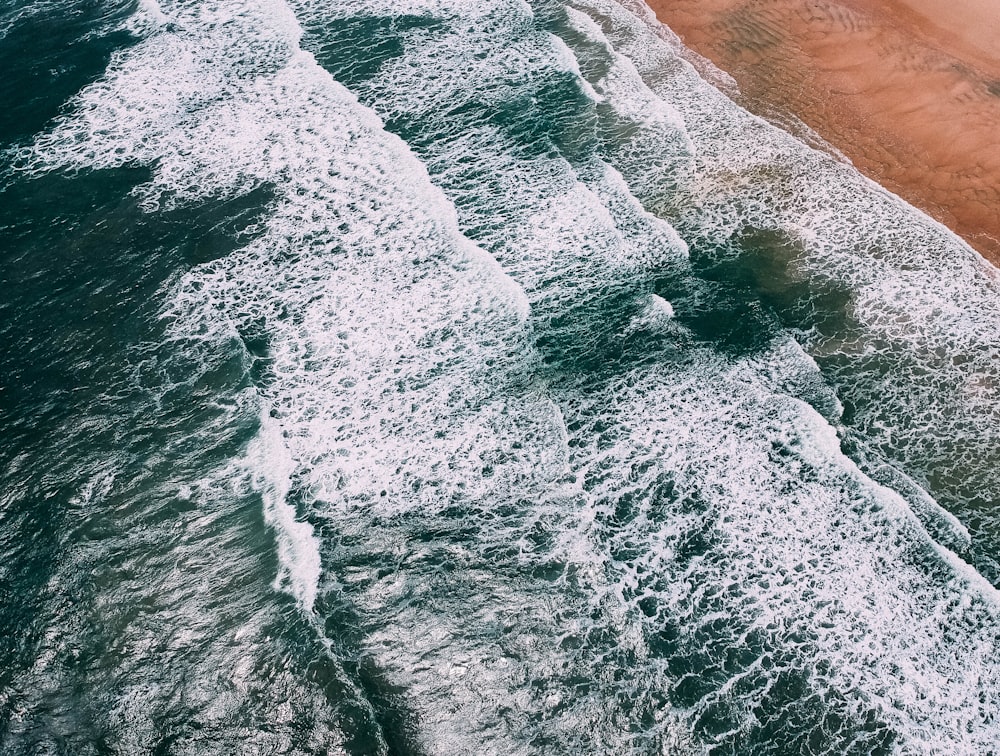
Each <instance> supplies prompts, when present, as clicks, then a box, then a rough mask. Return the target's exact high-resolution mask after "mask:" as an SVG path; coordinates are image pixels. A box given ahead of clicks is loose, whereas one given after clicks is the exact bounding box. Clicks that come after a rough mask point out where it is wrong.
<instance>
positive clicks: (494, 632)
mask: <svg viewBox="0 0 1000 756" xmlns="http://www.w3.org/2000/svg"><path fill="white" fill-rule="evenodd" d="M136 14H137V15H136V17H135V18H134V19H133V21H132V22H131V23H132V28H133V30H134V33H136V34H140V35H143V38H142V39H141V41H140V42H138V43H137V44H136V45H135V46H133V47H131V48H129V49H127V50H124V51H122V52H120V53H118V54H117V56H116V57H115V58H114V60H113V61H112V64H111V65H110V67H109V69H108V72H107V73H106V75H105V77H104V78H103V79H102V80H101V81H99V82H98V83H96V84H94V85H92V86H90V87H87V88H86V89H85V90H84V91H83V92H82V93H81V94H80V95H79V96H78V97H77V98H76V100H75V101H74V102H73V103H72V107H71V109H70V110H69V112H68V114H67V115H66V116H65V117H63V118H62V119H61V120H60V121H58V122H57V123H56V124H55V125H54V127H53V128H52V129H50V130H49V131H47V132H46V133H44V134H42V135H40V136H39V137H38V138H37V139H36V140H35V143H34V145H33V146H32V148H31V149H30V150H25V151H22V153H21V154H20V155H19V158H18V160H19V162H18V165H19V170H21V171H22V172H25V173H27V174H29V175H39V174H42V173H46V172H49V171H53V170H57V169H72V170H94V169H107V168H114V167H120V166H130V165H143V166H147V167H148V168H149V169H150V170H151V178H150V179H149V181H148V182H146V183H144V184H142V185H141V186H140V187H139V188H138V189H137V190H136V195H137V197H138V198H139V200H140V201H141V203H142V206H143V208H144V209H145V212H147V213H150V214H155V213H160V212H167V211H170V210H172V209H174V208H177V207H188V206H195V205H197V204H198V203H204V202H207V201H210V200H216V199H219V198H232V197H243V196H247V195H250V194H252V193H254V192H260V191H262V190H266V191H267V192H268V193H269V196H270V197H271V198H272V199H271V200H270V201H269V204H268V206H267V212H266V214H265V215H264V217H262V219H261V220H260V221H259V223H258V224H257V225H256V226H255V228H254V229H253V230H252V231H253V233H252V234H251V235H250V236H252V238H251V239H249V240H248V241H247V242H246V243H245V244H244V245H243V246H241V247H240V248H239V249H236V250H235V251H226V252H225V253H223V254H220V255H219V256H218V257H217V258H216V259H213V260H211V261H209V262H206V263H203V264H201V265H197V266H194V267H193V268H191V269H190V270H188V271H187V272H185V273H184V274H183V275H182V276H180V277H179V278H178V279H177V280H175V281H174V282H172V284H171V286H170V287H169V293H168V294H166V295H165V303H164V308H163V315H164V318H165V320H166V322H168V323H169V329H168V338H170V339H172V340H174V342H175V343H178V344H186V345H187V347H186V348H188V349H189V350H191V353H192V354H193V355H195V356H197V355H204V359H205V360H206V364H207V363H208V362H211V361H212V360H215V359H217V358H218V356H219V355H220V354H223V353H231V352H232V351H233V350H234V349H235V350H237V352H238V354H239V360H238V363H239V368H238V370H240V371H242V372H241V375H242V376H243V378H242V380H244V381H245V382H246V384H247V386H246V392H245V393H246V394H247V398H245V400H244V401H246V402H249V403H250V404H252V405H253V406H254V407H255V408H256V410H257V411H258V412H260V413H262V419H261V421H260V423H259V428H258V430H257V433H256V437H255V438H254V440H252V441H250V442H249V445H248V447H247V448H246V449H245V450H244V452H245V454H244V459H245V460H246V462H247V463H248V464H249V466H250V467H251V470H252V475H251V477H252V478H253V479H254V480H255V481H256V485H257V488H258V489H259V491H260V494H261V498H262V500H263V501H262V507H263V510H262V511H263V517H264V519H265V521H266V522H267V524H268V525H269V526H270V527H271V528H273V530H274V532H275V544H276V553H277V559H278V561H277V567H276V569H277V576H276V582H275V586H277V587H278V588H279V589H282V590H284V591H287V592H288V593H290V594H291V596H292V597H293V598H294V600H295V601H296V602H297V606H298V607H299V609H300V610H301V611H303V612H304V613H307V614H308V615H309V616H310V618H311V620H312V624H311V625H310V626H311V627H312V628H313V630H314V632H316V633H318V634H320V635H321V636H322V640H323V641H324V643H325V646H324V647H325V648H327V649H332V648H335V647H342V648H343V649H345V651H344V652H343V653H344V654H347V653H349V654H350V655H351V657H352V659H351V661H350V663H348V664H347V666H352V665H353V666H357V667H359V668H362V669H363V673H362V672H358V673H357V677H358V680H359V682H357V684H356V685H355V686H354V687H353V688H352V690H357V691H360V692H359V693H358V695H359V696H366V697H367V699H368V701H367V704H366V705H367V706H368V707H369V708H370V709H371V710H372V711H376V710H380V709H385V710H392V711H394V712H397V714H398V718H399V719H400V720H402V721H403V722H404V724H401V725H399V726H398V728H397V730H398V732H397V733H396V735H393V734H392V732H391V731H392V729H393V728H392V727H389V726H388V725H384V724H383V725H382V726H381V727H382V729H381V731H380V732H379V733H378V734H376V735H373V736H372V738H373V742H374V745H373V746H372V747H373V748H375V749H376V750H381V751H387V750H388V749H389V748H390V744H391V743H392V738H393V737H398V738H399V739H400V740H401V741H402V745H401V746H400V747H402V748H404V749H408V750H414V751H427V752H435V753H436V752H456V751H465V750H469V751H471V750H473V749H478V750H484V751H487V752H496V753H501V752H502V753H535V752H546V751H558V752H562V751H571V750H572V751H575V750H584V749H586V750H595V751H601V752H615V753H629V752H635V753H641V752H649V751H650V750H654V749H659V750H661V751H672V750H681V751H690V752H697V751H700V750H704V749H708V750H711V751H712V752H718V753H723V752H744V753H749V752H752V753H761V754H763V753H784V752H789V751H795V750H804V749H806V748H810V749H812V750H813V751H814V752H826V753H842V752H848V751H851V750H852V749H853V750H864V751H867V752H882V751H888V750H891V749H892V748H896V749H899V750H903V751H914V752H933V751H934V750H935V749H941V750H948V751H949V752H969V753H973V752H978V751H981V750H983V749H984V748H988V747H989V746H990V744H992V743H994V742H996V739H997V736H998V733H997V731H996V724H995V722H994V717H993V712H992V711H991V709H990V706H989V705H988V704H986V703H984V702H986V701H989V700H991V697H994V694H995V692H996V691H997V689H998V683H1000V670H998V668H997V665H996V661H995V660H996V652H997V646H998V643H1000V638H998V634H997V628H998V623H997V603H996V592H995V590H994V588H993V587H992V585H990V583H989V582H988V581H987V580H985V579H984V578H983V577H982V576H981V575H980V574H979V572H977V571H976V570H975V569H973V568H972V567H970V566H969V565H968V564H967V563H966V562H965V561H963V559H962V558H960V557H965V558H967V559H968V560H969V561H971V562H972V563H973V564H974V565H975V566H976V567H977V568H979V569H980V570H983V571H987V572H988V570H989V569H990V568H991V565H992V564H993V562H994V560H995V554H994V552H993V551H992V550H991V549H992V548H993V547H992V546H991V543H990V535H991V534H992V533H993V532H994V531H993V527H994V525H993V520H992V519H991V518H992V514H991V512H990V507H989V504H990V503H991V502H992V501H993V500H992V499H990V498H989V497H991V496H995V493H992V492H995V491H997V490H1000V488H998V485H997V484H998V481H997V479H996V475H997V474H998V473H997V470H998V469H1000V466H998V465H995V464H993V461H994V460H995V454H996V451H995V450H996V449H997V448H1000V445H998V444H996V443H995V442H996V438H995V434H996V428H997V427H1000V426H998V425H997V424H996V423H995V422H994V421H995V413H996V412H997V410H996V409H995V407H996V404H997V403H996V401H995V399H996V391H995V388H996V385H997V384H996V379H997V375H996V371H997V369H998V368H997V364H1000V363H998V361H997V360H996V357H997V355H996V347H995V345H993V341H992V340H991V339H993V338H994V337H995V334H996V332H997V329H996V326H997V325H998V322H997V321H998V318H1000V308H998V307H997V304H998V301H1000V299H998V291H997V284H996V281H995V279H994V278H993V277H992V274H991V273H990V270H989V269H988V267H987V266H985V264H984V263H982V261H981V260H979V258H977V257H976V255H975V254H974V253H973V252H972V251H971V250H970V249H968V248H967V247H966V246H964V245H963V244H962V243H961V242H960V241H959V240H957V239H956V238H955V237H954V236H953V235H951V234H950V233H948V232H947V230H946V229H944V228H942V227H940V226H938V225H937V224H935V223H933V222H932V221H930V220H928V219H927V218H925V217H924V216H922V215H921V214H919V213H918V212H916V211H915V210H913V209H912V208H909V207H908V206H906V205H905V204H903V203H902V202H901V201H899V200H898V199H897V198H895V197H893V196H891V195H889V194H888V193H886V192H884V191H882V190H880V189H879V188H878V187H875V186H874V185H872V184H871V183H870V182H867V181H866V180H864V179H863V178H862V177H860V176H859V175H858V174H857V173H856V172H854V171H853V169H851V168H850V166H846V165H844V164H842V163H838V162H837V161H835V160H834V159H832V158H830V157H829V156H827V155H824V154H822V153H818V152H815V151H812V150H811V149H809V148H807V147H806V146H805V145H804V144H802V143H801V142H799V141H797V140H795V139H794V138H792V137H791V136H789V135H787V134H785V133H784V132H781V131H779V130H777V129H775V128H774V127H772V126H771V125H769V124H767V123H765V122H764V121H761V120H760V119H757V118H754V117H752V116H750V115H749V114H747V113H745V112H744V111H741V110H739V109H738V108H737V107H736V106H735V105H734V104H733V103H732V102H731V101H729V100H728V99H727V98H725V97H724V95H722V94H721V93H720V92H719V91H718V90H716V89H714V88H713V87H711V86H710V85H709V84H708V83H706V82H705V80H704V79H702V78H700V77H699V76H698V74H697V73H696V72H695V70H694V69H693V68H692V67H691V65H690V64H689V63H688V62H687V60H686V59H685V56H684V54H683V51H682V50H681V49H680V48H679V43H678V42H677V40H676V39H675V38H673V37H672V36H671V35H670V34H669V33H668V32H666V31H664V30H663V29H662V28H660V27H658V26H656V25H655V23H654V21H653V19H652V18H651V17H650V15H649V14H648V12H646V11H645V10H644V8H643V7H642V6H634V7H633V6H629V7H623V6H622V5H619V4H616V3H614V2H611V1H610V0H587V2H574V3H572V4H571V7H568V6H564V5H563V4H561V3H555V2H537V3H534V4H531V5H529V4H527V3H521V2H491V3H488V4H483V3H477V2H467V1H464V0H463V2H453V3H449V2H433V1H432V0H414V1H413V2H408V3H402V4H401V3H398V2H393V3H382V2H379V1H378V0H358V1H354V0H349V1H347V2H340V3H337V4H335V5H330V6H328V5H325V4H322V3H319V2H308V1H306V0H302V1H301V2H299V1H296V2H293V3H292V4H291V5H290V6H286V5H285V4H283V3H280V2H267V1H264V0H262V1H261V2H255V1H251V0H246V1H245V2H232V1H229V0H227V1H226V2H197V3H196V2H185V1H181V2H174V3H167V2H164V3H161V4H160V5H159V6H155V5H153V4H151V3H149V4H144V5H143V6H141V7H140V8H139V9H138V10H137V12H136ZM970 427H971V428H975V429H976V434H971V433H970V432H969V431H968V428H970ZM970 450H972V451H971V452H970ZM234 470H236V468H234ZM240 474H241V473H240V472H238V471H237V472H234V473H233V475H235V476H237V477H238V476H239V475H240ZM928 492H929V493H928ZM939 501H940V502H941V503H943V504H945V505H946V507H947V509H950V510H951V512H953V513H954V514H952V513H949V512H948V511H945V510H942V509H941V508H940V507H939V505H938V502H939ZM955 515H957V518H956V516H955ZM963 523H964V524H963ZM966 526H968V529H966ZM956 551H957V552H960V556H959V555H956V553H955V552H956ZM332 653H333V652H332ZM335 653H337V654H340V653H341V652H340V651H336V652H335ZM248 674H249V673H248ZM394 716H396V715H394ZM372 718H374V719H378V717H377V716H375V715H372ZM350 735H351V733H346V734H345V733H344V732H340V733H339V734H338V738H340V740H339V741H338V742H340V743H343V741H344V740H345V739H346V738H349V736H350ZM344 747H345V748H346V746H344Z"/></svg>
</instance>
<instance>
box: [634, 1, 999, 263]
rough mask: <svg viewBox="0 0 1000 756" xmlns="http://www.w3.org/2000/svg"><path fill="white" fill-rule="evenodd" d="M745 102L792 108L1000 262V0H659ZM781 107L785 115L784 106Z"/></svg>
mask: <svg viewBox="0 0 1000 756" xmlns="http://www.w3.org/2000/svg"><path fill="white" fill-rule="evenodd" d="M647 2H648V4H649V6H650V8H652V10H653V11H654V13H656V16H657V18H658V19H659V20H660V21H661V22H662V23H664V24H666V25H667V26H668V27H670V29H672V30H673V31H674V32H675V33H676V34H677V35H678V36H679V37H680V38H681V40H682V41H683V42H684V44H685V45H686V46H688V47H689V48H691V49H692V50H693V51H694V52H695V53H697V54H699V55H702V56H704V57H705V58H708V59H709V60H710V61H711V62H712V63H714V64H715V65H716V66H718V67H719V68H720V69H722V70H723V71H725V72H726V73H728V74H729V75H730V76H732V77H733V79H734V80H735V81H736V82H737V84H738V86H739V88H740V94H741V96H740V104H741V105H743V106H744V107H747V108H748V109H749V110H751V111H752V112H754V113H757V114H758V115H761V116H764V117H766V118H768V119H769V120H772V121H774V120H776V119H775V115H776V114H791V115H793V116H795V117H796V118H798V119H800V120H801V121H802V122H803V123H805V124H806V125H807V126H808V127H809V128H811V129H812V130H814V131H815V132H816V133H817V134H818V135H819V136H820V137H821V138H822V139H823V140H825V141H826V142H829V144H830V145H832V146H833V147H834V148H836V149H837V150H839V151H840V152H842V153H843V154H844V155H845V156H847V157H848V158H849V159H850V160H851V161H852V162H853V163H854V165H855V167H856V168H858V170H860V171H861V172H862V173H864V174H865V175H866V176H868V177H869V178H872V179H874V180H875V181H877V182H878V183H880V184H882V185H883V186H885V187H886V188H887V189H889V190H890V191H892V192H894V193H896V194H898V195H899V196H900V197H902V198H903V199H905V200H906V201H908V202H910V203H911V204H913V205H915V206H916V207H918V208H920V209H921V210H924V211H925V212H927V213H928V214H929V215H931V216H932V217H933V218H935V219H936V220H938V221H940V222H942V223H944V224H945V225H946V226H948V227H949V228H950V229H952V230H953V231H954V232H955V233H957V234H959V235H960V236H961V237H963V238H964V239H965V240H966V241H967V242H968V243H969V244H970V245H971V246H972V247H973V248H975V249H976V250H977V251H979V252H980V254H982V255H983V257H985V258H986V259H987V260H989V261H990V262H992V263H993V264H994V265H998V266H1000V136H998V131H1000V44H997V45H996V51H993V50H992V49H991V41H992V40H1000V6H996V5H994V4H992V0H951V2H950V3H948V4H947V5H945V6H942V5H941V4H940V2H939V0H884V1H883V2H882V3H880V4H876V3H874V2H873V0H647ZM778 120H780V119H778Z"/></svg>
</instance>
